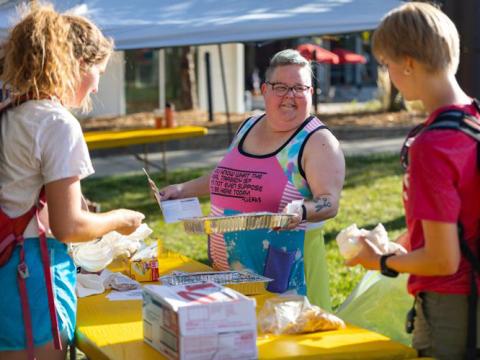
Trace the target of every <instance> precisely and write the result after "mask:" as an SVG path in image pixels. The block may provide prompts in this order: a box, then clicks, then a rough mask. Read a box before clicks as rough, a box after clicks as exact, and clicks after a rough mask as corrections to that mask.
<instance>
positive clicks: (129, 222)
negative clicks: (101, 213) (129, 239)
mask: <svg viewBox="0 0 480 360" xmlns="http://www.w3.org/2000/svg"><path fill="white" fill-rule="evenodd" d="M113 212H114V213H115V215H116V216H118V217H119V219H120V221H119V224H120V226H119V227H117V228H116V229H115V231H117V232H119V233H120V234H122V235H130V234H131V233H133V232H134V231H135V230H136V229H137V228H138V227H139V226H140V225H141V224H142V220H143V219H145V215H143V214H142V213H141V212H138V211H133V210H128V209H117V210H113Z"/></svg>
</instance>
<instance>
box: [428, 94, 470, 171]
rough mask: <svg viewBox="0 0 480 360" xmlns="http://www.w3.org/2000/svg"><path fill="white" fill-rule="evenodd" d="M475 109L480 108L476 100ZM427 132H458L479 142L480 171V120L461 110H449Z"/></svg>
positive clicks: (439, 116) (438, 117)
mask: <svg viewBox="0 0 480 360" xmlns="http://www.w3.org/2000/svg"><path fill="white" fill-rule="evenodd" d="M474 104H475V107H477V106H480V105H479V104H478V100H476V99H475V100H474ZM426 130H458V131H461V132H463V133H464V134H466V135H468V136H470V137H471V138H473V139H474V140H476V141H477V168H478V169H479V170H480V119H479V118H478V117H476V116H472V115H470V114H467V113H465V112H463V111H460V110H448V111H445V112H443V113H441V114H440V115H438V116H437V118H436V119H435V120H434V122H433V123H432V124H430V125H429V126H427V127H426Z"/></svg>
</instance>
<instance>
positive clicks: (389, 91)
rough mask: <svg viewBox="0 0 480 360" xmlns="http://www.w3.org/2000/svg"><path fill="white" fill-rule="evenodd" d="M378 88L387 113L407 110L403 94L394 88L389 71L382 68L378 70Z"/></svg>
mask: <svg viewBox="0 0 480 360" xmlns="http://www.w3.org/2000/svg"><path fill="white" fill-rule="evenodd" d="M377 69H378V70H377V71H378V77H377V86H378V90H379V91H380V102H381V103H382V108H383V110H385V111H400V110H402V109H404V108H405V105H404V103H403V99H402V96H401V94H400V93H399V92H398V89H397V88H396V87H395V86H393V84H392V81H391V80H390V76H388V71H387V70H384V69H383V68H382V67H381V66H379V67H378V68H377Z"/></svg>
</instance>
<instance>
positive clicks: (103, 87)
mask: <svg viewBox="0 0 480 360" xmlns="http://www.w3.org/2000/svg"><path fill="white" fill-rule="evenodd" d="M92 100H93V101H92V105H93V108H92V111H91V112H89V113H88V114H81V115H79V116H80V117H95V116H119V115H124V114H125V111H126V106H125V66H124V53H123V51H116V52H114V53H113V54H112V57H111V58H110V61H109V63H108V65H107V68H106V70H105V73H104V74H103V75H102V77H101V78H100V83H99V86H98V93H97V94H92Z"/></svg>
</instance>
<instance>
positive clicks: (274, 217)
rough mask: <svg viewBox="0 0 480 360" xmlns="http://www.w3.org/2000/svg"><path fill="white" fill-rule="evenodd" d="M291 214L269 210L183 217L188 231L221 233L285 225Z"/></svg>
mask: <svg viewBox="0 0 480 360" xmlns="http://www.w3.org/2000/svg"><path fill="white" fill-rule="evenodd" d="M293 216H294V215H293V214H277V213H270V212H254V213H243V214H238V215H232V216H202V217H194V218H186V219H183V220H182V221H183V226H184V228H185V231H186V232H188V233H203V234H223V233H226V232H232V231H243V230H257V229H274V228H282V227H285V226H286V225H287V224H288V222H289V221H290V218H291V217H293Z"/></svg>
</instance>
